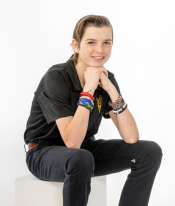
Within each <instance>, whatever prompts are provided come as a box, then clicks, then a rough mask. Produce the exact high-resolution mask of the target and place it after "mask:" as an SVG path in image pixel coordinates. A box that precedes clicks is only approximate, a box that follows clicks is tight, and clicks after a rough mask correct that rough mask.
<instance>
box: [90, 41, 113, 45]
mask: <svg viewBox="0 0 175 206" xmlns="http://www.w3.org/2000/svg"><path fill="white" fill-rule="evenodd" d="M90 43H94V42H92V41H91V42H89V43H88V44H90ZM105 43H108V44H110V43H109V42H105Z"/></svg>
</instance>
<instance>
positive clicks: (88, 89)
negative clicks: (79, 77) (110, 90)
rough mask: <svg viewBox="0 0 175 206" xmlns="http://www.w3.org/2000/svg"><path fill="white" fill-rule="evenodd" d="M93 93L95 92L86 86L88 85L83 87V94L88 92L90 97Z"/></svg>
mask: <svg viewBox="0 0 175 206" xmlns="http://www.w3.org/2000/svg"><path fill="white" fill-rule="evenodd" d="M94 91H95V89H94V88H93V87H91V86H88V85H85V86H84V88H83V92H88V93H89V94H91V95H92V96H93V95H94Z"/></svg>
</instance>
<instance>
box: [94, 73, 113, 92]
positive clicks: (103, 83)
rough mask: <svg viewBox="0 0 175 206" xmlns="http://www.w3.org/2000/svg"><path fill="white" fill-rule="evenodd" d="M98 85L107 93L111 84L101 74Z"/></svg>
mask: <svg viewBox="0 0 175 206" xmlns="http://www.w3.org/2000/svg"><path fill="white" fill-rule="evenodd" d="M98 85H99V86H100V87H101V88H103V89H104V90H105V91H108V90H109V88H110V87H111V86H112V85H113V84H112V83H111V81H110V80H109V79H108V77H107V76H106V75H105V74H104V73H103V72H101V74H100V79H99V82H98Z"/></svg>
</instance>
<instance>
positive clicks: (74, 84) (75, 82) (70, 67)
mask: <svg viewBox="0 0 175 206" xmlns="http://www.w3.org/2000/svg"><path fill="white" fill-rule="evenodd" d="M72 57H73V55H72V56H71V57H70V58H72ZM70 58H69V59H68V61H67V62H66V65H65V70H66V73H67V76H68V78H69V82H70V89H71V90H74V91H83V88H82V87H81V83H80V80H79V77H78V73H77V70H76V68H75V65H74V62H73V61H72V60H71V59H70ZM96 90H101V87H100V86H99V85H98V87H97V89H96Z"/></svg>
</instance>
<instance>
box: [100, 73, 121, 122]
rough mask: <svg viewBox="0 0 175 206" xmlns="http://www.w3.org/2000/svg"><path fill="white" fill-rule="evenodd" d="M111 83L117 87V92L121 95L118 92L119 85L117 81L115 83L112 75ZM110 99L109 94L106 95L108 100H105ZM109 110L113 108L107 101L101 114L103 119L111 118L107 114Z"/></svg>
mask: <svg viewBox="0 0 175 206" xmlns="http://www.w3.org/2000/svg"><path fill="white" fill-rule="evenodd" d="M111 83H112V84H113V85H114V86H115V88H116V89H117V91H118V93H119V94H120V95H122V94H121V92H120V87H119V85H118V83H117V81H116V79H115V76H114V75H112V77H111ZM110 99H111V98H110V96H109V95H108V100H107V102H109V101H110ZM111 110H113V108H112V107H111V106H109V105H108V103H107V105H106V107H105V111H104V114H103V117H104V118H105V119H109V118H111V117H110V115H109V112H110V111H111Z"/></svg>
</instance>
